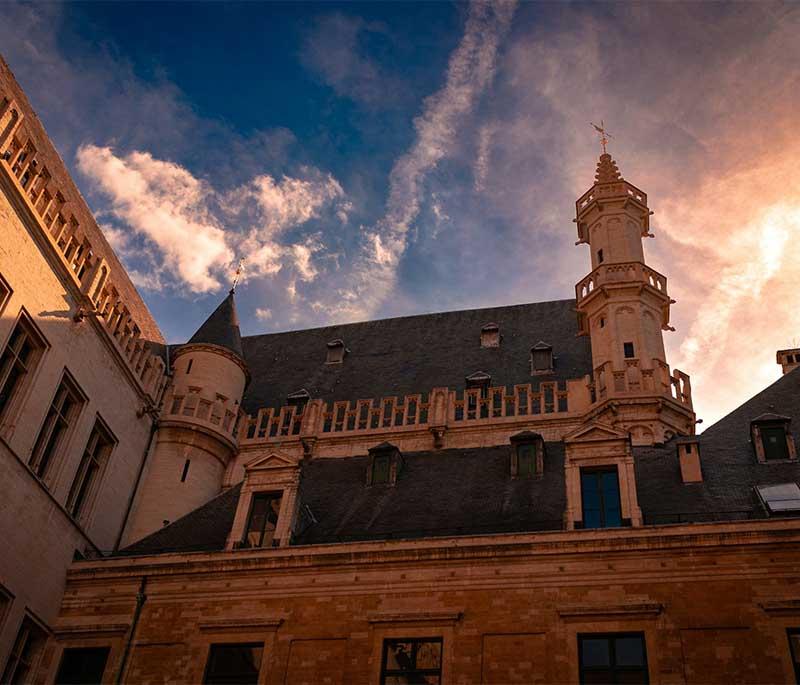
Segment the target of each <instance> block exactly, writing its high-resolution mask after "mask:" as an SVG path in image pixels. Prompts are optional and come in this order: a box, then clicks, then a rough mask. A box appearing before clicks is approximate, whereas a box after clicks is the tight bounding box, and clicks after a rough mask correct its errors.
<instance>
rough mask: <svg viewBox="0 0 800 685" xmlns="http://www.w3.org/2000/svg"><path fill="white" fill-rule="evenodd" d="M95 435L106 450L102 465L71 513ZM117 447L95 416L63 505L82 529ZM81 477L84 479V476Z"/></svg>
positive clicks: (106, 425)
mask: <svg viewBox="0 0 800 685" xmlns="http://www.w3.org/2000/svg"><path fill="white" fill-rule="evenodd" d="M95 434H98V436H99V437H98V439H97V440H98V441H99V440H100V439H101V438H104V439H105V442H106V445H107V449H106V451H105V454H104V455H103V456H102V463H101V464H100V465H99V468H98V470H97V471H96V473H95V474H94V476H93V478H92V481H91V483H90V484H89V486H88V492H87V493H86V494H85V495H84V496H83V500H82V501H81V503H80V506H79V507H78V510H77V511H75V512H73V509H74V507H75V500H76V498H77V495H78V492H79V491H76V490H75V488H76V486H77V484H78V478H79V477H80V476H81V470H82V468H83V464H84V460H85V459H89V460H91V459H92V457H91V456H89V457H87V454H88V452H87V450H88V449H89V446H90V445H91V443H92V440H93V439H94V436H95ZM95 445H96V443H95ZM118 446H119V440H118V439H117V436H116V435H114V433H113V432H112V431H111V429H110V428H109V427H108V424H107V423H106V422H105V421H104V420H103V417H102V416H100V414H99V413H97V414H95V416H94V421H93V422H92V429H91V431H90V432H89V435H88V437H87V438H86V444H85V445H84V447H83V449H82V451H81V458H80V460H79V461H78V468H77V469H76V471H75V473H74V475H73V477H72V482H71V484H70V487H69V494H68V495H67V501H66V504H65V505H64V506H65V508H66V509H67V511H68V512H69V514H70V516H72V518H73V519H74V520H75V521H78V522H79V523H80V524H81V525H82V526H83V527H84V528H88V527H89V526H90V524H91V522H92V519H93V517H94V513H95V505H96V504H97V498H98V496H99V494H100V490H101V489H102V483H103V479H104V477H105V474H106V472H107V471H108V464H109V462H110V461H111V458H112V457H113V455H114V452H115V450H116V449H117V447H118ZM93 454H96V452H93ZM87 468H88V466H87ZM83 477H84V478H85V475H84V476H83Z"/></svg>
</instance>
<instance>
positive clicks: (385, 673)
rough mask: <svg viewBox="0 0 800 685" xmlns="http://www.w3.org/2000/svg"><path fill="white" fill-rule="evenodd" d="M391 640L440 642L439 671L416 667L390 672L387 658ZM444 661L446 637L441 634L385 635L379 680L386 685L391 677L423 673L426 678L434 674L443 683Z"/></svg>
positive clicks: (382, 684)
mask: <svg viewBox="0 0 800 685" xmlns="http://www.w3.org/2000/svg"><path fill="white" fill-rule="evenodd" d="M390 642H410V643H422V642H426V643H429V644H438V645H439V668H438V669H436V670H437V671H438V673H433V672H432V671H433V670H434V669H432V668H429V669H424V668H414V669H412V670H410V671H406V672H402V671H400V672H397V671H395V672H389V671H390V669H389V668H388V663H387V662H388V658H387V657H388V649H387V647H388V643H390ZM443 661H444V639H443V638H442V636H441V635H429V636H424V637H408V636H406V637H384V638H383V641H382V645H381V675H380V680H379V681H378V682H379V683H380V684H381V685H385V683H386V682H387V681H388V680H389V679H394V678H402V677H403V676H406V677H407V676H409V675H418V676H420V675H421V676H423V677H425V678H426V676H434V677H436V678H438V682H439V683H441V682H442V667H443ZM415 666H416V664H415ZM426 680H427V678H426Z"/></svg>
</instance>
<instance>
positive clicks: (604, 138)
mask: <svg viewBox="0 0 800 685" xmlns="http://www.w3.org/2000/svg"><path fill="white" fill-rule="evenodd" d="M589 125H590V126H592V127H593V128H594V130H595V131H597V132H598V133H599V134H600V146H601V147H602V148H603V154H604V155H607V154H608V150H606V145H608V139H609V138H613V137H614V136H612V135H611V134H610V133H609V132H608V131H606V125H605V122H604V121H603V120H602V119H600V125H599V126H598V125H597V124H595V123H594V122H591V121H590V122H589Z"/></svg>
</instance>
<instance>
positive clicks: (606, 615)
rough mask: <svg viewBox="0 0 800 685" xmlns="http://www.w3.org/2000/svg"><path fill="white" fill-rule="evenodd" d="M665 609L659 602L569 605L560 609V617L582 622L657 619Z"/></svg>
mask: <svg viewBox="0 0 800 685" xmlns="http://www.w3.org/2000/svg"><path fill="white" fill-rule="evenodd" d="M663 609H664V605H663V604H659V603H657V602H640V603H634V602H632V603H625V604H609V605H602V604H597V605H591V604H585V605H584V604H580V605H567V606H562V607H558V609H557V611H558V615H559V616H560V617H561V618H563V619H572V620H580V621H586V620H590V621H603V620H607V621H616V620H619V619H620V618H631V617H634V616H635V617H641V616H650V617H652V618H655V617H656V616H658V615H659V614H660V613H661V612H662V611H663Z"/></svg>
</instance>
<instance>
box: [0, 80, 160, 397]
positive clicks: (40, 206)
mask: <svg viewBox="0 0 800 685" xmlns="http://www.w3.org/2000/svg"><path fill="white" fill-rule="evenodd" d="M40 158H41V159H40ZM0 170H1V171H0V173H3V174H5V175H6V176H7V178H8V180H9V181H10V182H11V184H12V186H13V187H15V188H16V190H17V191H18V192H19V194H20V196H21V198H22V199H23V201H24V202H25V204H26V205H27V207H28V209H29V211H30V214H31V215H32V216H33V217H34V218H35V220H36V222H37V225H38V228H39V229H40V231H41V234H42V235H43V236H44V237H45V238H46V240H47V242H48V243H49V244H50V246H51V247H52V249H53V252H54V253H55V255H57V257H58V259H59V260H60V261H61V263H62V265H63V267H64V269H65V271H66V273H67V274H68V275H69V277H70V280H71V281H72V282H73V284H74V286H75V289H76V291H77V292H76V293H75V294H76V296H77V298H76V299H78V302H79V310H78V314H77V315H76V318H77V319H78V320H82V319H84V318H86V317H95V318H96V319H97V320H98V322H99V323H101V326H100V327H99V328H100V330H102V331H104V333H102V335H104V336H105V337H106V339H107V341H108V342H109V343H110V344H111V346H112V348H113V350H114V351H115V353H116V355H117V357H118V360H119V361H120V362H121V363H122V364H123V366H124V367H125V368H126V369H127V370H128V371H129V372H130V373H131V374H132V376H133V377H134V379H135V382H136V383H137V384H138V385H139V386H140V389H141V390H142V391H143V392H144V393H145V394H146V395H147V396H148V397H149V400H150V402H152V403H153V404H156V403H157V401H158V398H159V397H160V395H161V393H162V392H163V390H164V388H165V385H166V380H167V379H166V374H165V371H166V367H165V364H164V361H163V360H162V359H161V358H160V357H159V356H158V355H155V354H153V353H152V352H151V350H150V348H149V346H148V344H147V341H145V340H144V339H142V338H141V329H140V327H139V326H138V325H137V324H136V322H135V321H134V320H133V317H132V316H131V313H130V311H129V310H128V308H127V306H126V305H125V302H124V301H123V300H122V299H121V297H120V294H119V292H118V291H117V289H116V288H115V287H114V284H113V281H112V278H111V273H110V267H109V264H108V263H107V261H106V260H105V259H103V258H102V257H101V256H100V255H98V254H96V253H95V251H94V250H93V248H92V244H91V243H90V241H89V239H88V238H87V236H86V234H85V231H83V230H82V227H81V224H80V222H79V221H78V220H77V219H76V218H75V216H74V214H72V213H69V212H68V211H67V210H66V209H65V206H66V205H67V204H68V203H67V202H66V200H65V197H64V196H65V193H63V192H62V191H61V190H60V189H59V188H56V187H54V182H53V175H52V174H51V173H50V171H49V170H48V168H47V166H46V162H45V161H44V159H43V156H42V154H41V153H40V151H39V150H37V148H36V144H35V142H34V138H33V136H32V135H31V134H30V133H29V132H28V131H26V128H25V121H24V116H23V114H22V112H21V111H20V109H19V108H18V107H17V106H16V104H15V102H14V101H13V99H12V98H11V97H8V96H4V95H3V94H1V93H0Z"/></svg>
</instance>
